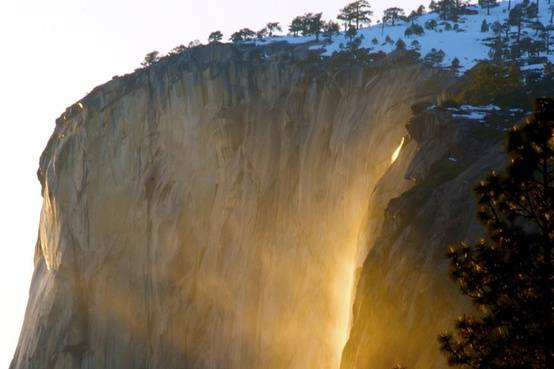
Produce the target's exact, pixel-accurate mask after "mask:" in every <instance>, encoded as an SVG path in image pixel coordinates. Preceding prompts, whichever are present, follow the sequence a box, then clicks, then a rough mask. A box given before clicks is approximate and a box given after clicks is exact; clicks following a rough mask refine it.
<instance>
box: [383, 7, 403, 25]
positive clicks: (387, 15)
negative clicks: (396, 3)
mask: <svg viewBox="0 0 554 369" xmlns="http://www.w3.org/2000/svg"><path fill="white" fill-rule="evenodd" d="M403 16H404V10H403V9H400V8H397V7H392V8H388V9H385V11H384V13H383V23H386V22H389V21H390V22H391V25H392V26H394V24H395V23H396V21H397V20H399V19H400V18H401V17H403Z"/></svg>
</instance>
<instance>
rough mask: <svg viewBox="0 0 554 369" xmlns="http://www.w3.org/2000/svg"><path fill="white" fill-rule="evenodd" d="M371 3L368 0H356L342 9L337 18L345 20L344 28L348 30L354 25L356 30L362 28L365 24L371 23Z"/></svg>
mask: <svg viewBox="0 0 554 369" xmlns="http://www.w3.org/2000/svg"><path fill="white" fill-rule="evenodd" d="M372 15H373V11H371V5H369V3H368V2H367V1H366V0H358V1H354V2H352V3H350V4H348V5H346V6H345V7H344V8H342V9H341V11H340V13H339V15H338V16H337V19H339V20H341V21H343V22H344V30H345V31H347V30H348V29H349V28H350V27H352V26H353V25H355V26H356V30H358V29H360V27H362V26H363V25H364V24H369V23H371V18H370V17H371V16H372Z"/></svg>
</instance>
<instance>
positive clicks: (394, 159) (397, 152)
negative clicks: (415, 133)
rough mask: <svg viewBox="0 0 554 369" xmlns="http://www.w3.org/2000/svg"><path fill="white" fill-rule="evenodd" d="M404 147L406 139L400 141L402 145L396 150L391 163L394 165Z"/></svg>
mask: <svg viewBox="0 0 554 369" xmlns="http://www.w3.org/2000/svg"><path fill="white" fill-rule="evenodd" d="M402 146H404V137H402V141H400V145H398V147H397V148H396V150H394V153H393V154H392V157H391V161H390V163H391V164H392V163H394V162H395V161H396V159H398V156H399V155H400V150H402Z"/></svg>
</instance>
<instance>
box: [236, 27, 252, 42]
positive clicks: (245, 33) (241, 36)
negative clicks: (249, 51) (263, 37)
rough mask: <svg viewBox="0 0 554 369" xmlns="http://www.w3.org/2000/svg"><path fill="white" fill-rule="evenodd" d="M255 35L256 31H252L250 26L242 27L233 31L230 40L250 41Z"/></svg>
mask: <svg viewBox="0 0 554 369" xmlns="http://www.w3.org/2000/svg"><path fill="white" fill-rule="evenodd" d="M254 37H256V32H254V31H252V30H251V29H250V28H243V29H241V30H238V31H237V32H235V33H233V34H232V35H231V37H230V40H231V41H232V42H241V41H250V40H253V39H254Z"/></svg>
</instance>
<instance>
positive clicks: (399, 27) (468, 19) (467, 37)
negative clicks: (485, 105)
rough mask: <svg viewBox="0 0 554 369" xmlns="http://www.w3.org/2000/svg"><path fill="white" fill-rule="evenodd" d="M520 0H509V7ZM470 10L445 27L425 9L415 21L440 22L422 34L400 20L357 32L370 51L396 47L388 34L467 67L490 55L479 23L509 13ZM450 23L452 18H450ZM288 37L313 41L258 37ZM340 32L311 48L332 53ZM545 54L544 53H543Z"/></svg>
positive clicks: (543, 9) (546, 13)
mask: <svg viewBox="0 0 554 369" xmlns="http://www.w3.org/2000/svg"><path fill="white" fill-rule="evenodd" d="M520 2H521V1H518V0H514V1H512V7H513V6H514V5H515V4H518V3H520ZM548 7H549V5H548V3H547V2H546V1H544V0H542V1H541V3H540V7H539V20H540V21H541V22H542V23H543V24H544V25H545V26H546V25H548V24H549V23H550V10H549V9H548ZM470 8H471V9H472V10H476V11H478V14H475V15H464V16H461V17H460V18H459V21H458V24H459V31H455V30H448V31H447V30H445V26H444V25H441V23H442V22H444V21H443V20H441V19H440V18H439V15H438V14H437V13H427V14H424V15H423V16H421V17H420V18H419V19H418V20H417V22H416V23H417V24H419V25H421V26H422V27H424V24H425V22H427V21H429V20H431V19H434V20H436V22H437V23H438V24H439V25H438V26H437V27H436V29H435V30H428V29H425V33H424V34H422V35H421V36H415V35H414V36H410V37H406V36H404V32H405V31H406V28H407V27H408V26H409V23H405V22H402V21H399V23H398V24H396V25H395V26H394V27H393V26H391V25H386V26H385V28H384V30H383V29H382V26H381V25H374V26H370V27H367V28H363V29H360V30H359V33H358V34H361V35H362V36H363V41H362V47H364V48H368V49H370V50H371V51H372V52H378V51H383V52H386V53H389V52H391V51H393V50H394V49H395V45H394V44H390V43H385V39H386V38H387V36H389V38H391V39H392V40H394V42H396V41H397V40H398V39H399V38H402V40H403V41H404V42H405V43H406V45H407V47H408V49H410V48H412V46H411V43H412V42H413V41H414V40H417V41H418V42H419V44H420V53H421V55H422V56H425V55H426V54H427V53H429V52H430V51H431V50H432V49H436V50H439V49H440V50H442V51H444V52H445V54H446V55H445V58H444V61H443V64H444V65H450V64H451V63H452V60H453V59H454V58H458V59H459V60H460V63H461V69H462V70H467V69H470V68H471V67H473V66H474V65H475V64H476V63H477V62H478V61H479V60H484V59H489V50H490V48H489V47H488V46H486V45H485V40H486V39H488V38H491V37H494V36H495V35H494V32H493V31H492V30H489V31H488V32H484V33H483V32H481V24H482V22H483V20H486V21H487V23H488V24H489V25H492V24H493V23H494V22H495V21H498V22H500V23H504V22H505V21H506V19H507V17H508V13H509V11H508V2H507V1H506V2H502V3H499V6H497V7H495V8H492V9H491V10H490V15H487V10H486V9H482V8H481V7H479V6H478V5H471V6H470ZM449 23H450V24H451V25H452V26H453V25H454V22H451V21H450V22H449ZM512 32H516V27H512ZM523 32H524V33H525V32H527V33H528V34H529V35H530V36H532V35H533V34H534V33H535V31H534V30H531V29H526V28H523ZM373 39H377V40H378V44H377V45H374V44H373V43H372V40H373ZM278 41H287V42H289V43H294V44H297V43H305V42H308V41H314V37H313V36H310V37H293V36H281V37H272V38H267V39H265V40H262V41H257V43H258V44H264V43H267V42H278ZM345 42H346V41H345V37H344V35H343V34H341V35H338V36H335V37H334V38H333V43H332V44H330V45H323V44H322V45H321V46H314V47H313V48H324V49H325V50H324V55H326V56H329V55H332V53H333V52H335V51H338V50H340V44H341V43H343V44H344V43H345ZM543 56H546V55H543ZM548 58H549V60H550V61H554V55H548Z"/></svg>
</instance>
